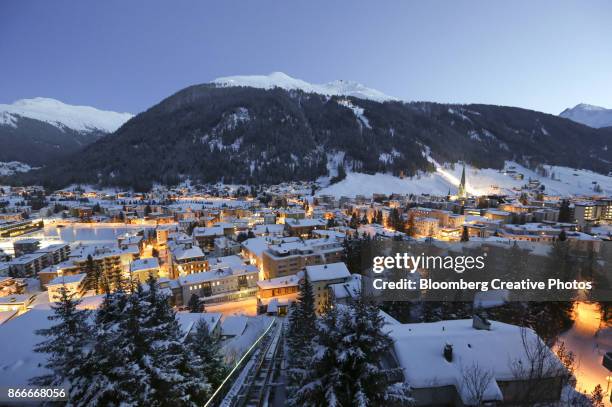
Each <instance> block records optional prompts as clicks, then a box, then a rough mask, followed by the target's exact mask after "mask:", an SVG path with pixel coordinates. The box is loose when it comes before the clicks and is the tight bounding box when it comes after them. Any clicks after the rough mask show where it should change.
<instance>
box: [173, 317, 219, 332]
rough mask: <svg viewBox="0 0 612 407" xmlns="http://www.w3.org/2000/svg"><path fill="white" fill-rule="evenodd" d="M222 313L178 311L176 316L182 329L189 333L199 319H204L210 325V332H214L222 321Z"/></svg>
mask: <svg viewBox="0 0 612 407" xmlns="http://www.w3.org/2000/svg"><path fill="white" fill-rule="evenodd" d="M221 315H222V314H221V313H219V312H177V313H176V318H177V320H178V322H179V325H180V326H181V330H182V331H183V332H184V333H186V334H187V333H190V332H191V330H192V329H193V328H194V327H195V326H196V324H197V322H198V321H199V320H204V322H206V325H208V330H209V332H212V331H213V330H214V329H215V327H216V326H217V324H218V323H219V321H221Z"/></svg>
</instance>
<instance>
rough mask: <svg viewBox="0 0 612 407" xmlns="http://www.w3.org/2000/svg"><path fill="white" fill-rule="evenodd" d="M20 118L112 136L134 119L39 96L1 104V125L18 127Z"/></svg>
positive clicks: (127, 115) (126, 114) (124, 114)
mask: <svg viewBox="0 0 612 407" xmlns="http://www.w3.org/2000/svg"><path fill="white" fill-rule="evenodd" d="M18 116H21V117H27V118H29V119H34V120H40V121H43V122H46V123H49V124H51V125H53V126H55V127H58V128H60V129H63V128H66V127H67V128H69V129H72V130H76V131H79V132H89V131H103V132H105V133H112V132H114V131H115V130H117V129H118V128H119V127H121V125H122V124H123V123H125V122H126V121H128V120H129V119H131V118H132V117H133V115H132V114H131V113H117V112H111V111H106V110H99V109H96V108H93V107H90V106H73V105H67V104H65V103H62V102H60V101H59V100H55V99H50V98H42V97H37V98H33V99H21V100H18V101H16V102H14V103H12V104H10V105H8V104H0V125H8V126H12V127H16V126H17V122H18Z"/></svg>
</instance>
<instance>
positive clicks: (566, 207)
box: [559, 199, 572, 223]
mask: <svg viewBox="0 0 612 407" xmlns="http://www.w3.org/2000/svg"><path fill="white" fill-rule="evenodd" d="M571 217H572V213H571V210H570V203H569V201H568V200H567V199H564V200H562V201H561V205H560V206H559V222H563V223H569V222H571V220H572V219H571Z"/></svg>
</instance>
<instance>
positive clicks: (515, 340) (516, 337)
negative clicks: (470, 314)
mask: <svg viewBox="0 0 612 407" xmlns="http://www.w3.org/2000/svg"><path fill="white" fill-rule="evenodd" d="M386 328H387V329H388V330H389V335H390V336H391V338H392V339H393V343H394V350H395V354H396V356H397V359H398V362H399V364H400V366H401V367H402V368H403V369H404V375H405V379H406V381H407V382H408V383H410V385H411V386H412V387H414V388H429V387H442V386H455V388H456V389H457V392H458V393H459V394H460V396H461V397H462V398H464V397H466V394H465V391H464V390H463V389H464V387H465V386H464V385H463V377H464V373H465V371H466V369H469V368H471V367H473V366H476V365H477V366H478V368H479V369H482V370H483V371H490V372H491V373H492V375H493V379H494V380H492V381H491V383H490V384H489V385H488V386H487V389H486V394H485V399H487V400H502V399H503V395H502V394H501V390H500V389H499V387H498V386H497V384H496V383H495V381H507V380H515V379H516V377H515V373H516V371H515V370H513V368H512V366H513V365H516V363H519V361H520V363H521V364H522V365H524V366H528V364H529V358H528V356H527V352H526V350H525V345H524V342H523V334H524V339H525V343H527V344H528V346H529V347H532V346H537V345H536V344H538V343H541V342H540V341H541V340H540V338H539V337H538V336H537V335H536V333H535V332H534V331H532V330H530V329H524V328H521V327H518V326H515V325H509V324H504V323H501V322H496V321H491V329H490V330H477V329H474V328H473V327H472V320H471V319H462V320H454V321H440V322H433V323H418V324H400V325H388V326H386ZM446 344H450V345H452V349H453V350H452V353H453V356H452V361H451V362H449V361H447V360H446V359H445V357H444V347H445V345H446ZM543 346H546V345H543ZM548 357H549V359H548V360H549V362H550V363H551V364H554V365H556V366H557V365H558V364H559V363H560V362H558V360H557V359H556V357H555V356H554V355H553V354H552V352H549V354H548ZM464 400H465V398H464Z"/></svg>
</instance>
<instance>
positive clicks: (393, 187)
mask: <svg viewBox="0 0 612 407" xmlns="http://www.w3.org/2000/svg"><path fill="white" fill-rule="evenodd" d="M432 163H434V165H435V166H436V172H434V173H422V174H420V175H418V176H415V177H412V178H404V179H401V178H398V177H394V176H392V175H390V174H375V175H368V174H362V173H352V172H351V173H348V174H347V176H346V179H344V180H343V181H341V182H339V183H337V184H334V185H330V186H328V187H325V188H323V189H321V190H320V191H319V192H318V194H319V195H333V196H338V197H339V196H355V195H366V196H370V195H372V194H373V193H384V194H391V193H399V194H410V193H413V194H434V195H446V194H447V193H448V191H449V190H450V192H451V194H455V193H457V187H458V186H459V182H460V179H461V171H462V169H463V167H462V165H461V164H455V165H454V166H450V165H444V166H442V165H439V164H438V163H436V162H435V161H432ZM546 169H547V171H548V173H549V174H551V175H554V179H552V178H551V177H544V176H541V175H538V174H536V173H535V172H534V171H532V170H530V169H527V168H525V167H523V166H522V165H520V164H517V163H515V162H512V161H507V162H506V163H505V168H504V171H500V170H496V169H492V168H484V169H478V168H474V167H471V166H469V165H468V166H466V184H467V190H468V192H469V193H471V194H475V195H481V194H492V193H507V192H510V191H512V190H513V189H514V188H520V187H521V186H523V185H525V184H527V183H528V182H529V179H534V180H539V181H540V182H541V183H542V184H543V185H544V186H545V191H546V193H547V194H549V195H562V196H566V195H593V194H596V192H594V188H595V184H594V183H597V184H598V185H599V186H600V187H601V189H602V192H601V194H608V195H609V194H612V177H610V176H606V175H603V174H598V173H595V172H592V171H588V170H576V169H572V168H568V167H559V166H546ZM515 174H522V175H523V179H517V178H516V177H515Z"/></svg>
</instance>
